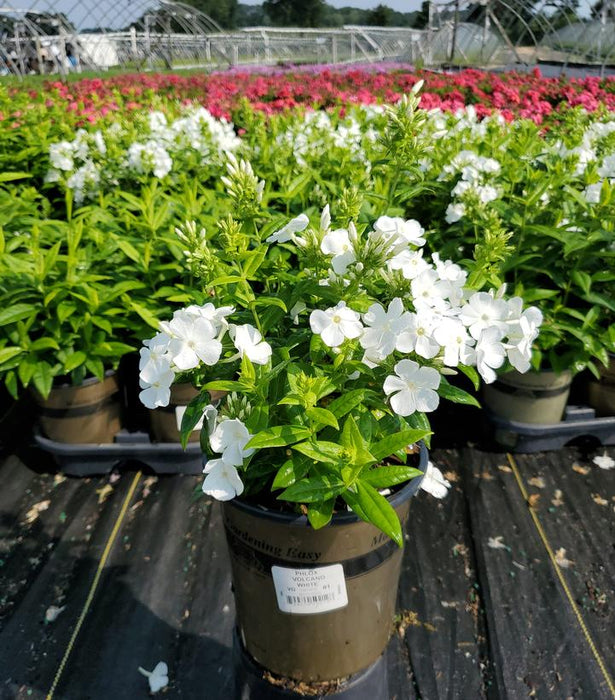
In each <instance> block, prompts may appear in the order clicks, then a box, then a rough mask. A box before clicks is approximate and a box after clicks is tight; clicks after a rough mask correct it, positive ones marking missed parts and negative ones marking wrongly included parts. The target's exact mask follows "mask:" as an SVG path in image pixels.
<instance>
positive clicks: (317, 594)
mask: <svg viewBox="0 0 615 700" xmlns="http://www.w3.org/2000/svg"><path fill="white" fill-rule="evenodd" d="M271 575H272V576H273V585H274V586H275V592H276V595H277V597H278V607H279V608H280V610H281V611H282V612H286V613H294V614H297V615H310V614H314V613H323V612H329V611H330V610H337V609H338V608H344V607H346V605H348V594H347V592H346V580H345V579H344V567H343V566H342V565H341V564H331V565H330V566H319V567H315V568H310V569H287V568H286V567H282V566H272V567H271Z"/></svg>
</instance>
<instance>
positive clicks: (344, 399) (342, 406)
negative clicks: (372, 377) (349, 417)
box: [327, 389, 366, 418]
mask: <svg viewBox="0 0 615 700" xmlns="http://www.w3.org/2000/svg"><path fill="white" fill-rule="evenodd" d="M365 393H366V392H365V390H364V389H354V390H353V391H349V392H348V393H346V394H343V395H342V396H339V397H338V398H337V399H334V400H333V401H331V403H330V404H329V405H328V406H327V408H328V409H329V411H331V413H332V414H333V415H334V416H335V417H336V418H342V417H343V416H345V415H346V414H347V413H350V411H352V409H353V408H356V407H357V406H358V405H359V404H360V403H361V402H362V401H363V399H364V398H365Z"/></svg>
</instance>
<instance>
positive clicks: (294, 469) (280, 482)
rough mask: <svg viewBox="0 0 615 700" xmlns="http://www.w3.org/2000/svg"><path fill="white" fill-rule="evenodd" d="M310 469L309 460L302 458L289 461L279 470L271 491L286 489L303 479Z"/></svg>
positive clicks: (298, 457)
mask: <svg viewBox="0 0 615 700" xmlns="http://www.w3.org/2000/svg"><path fill="white" fill-rule="evenodd" d="M309 469H310V462H309V461H308V460H307V459H303V458H302V457H300V456H297V457H293V458H292V459H287V460H286V462H284V464H283V465H282V466H281V467H280V468H279V469H278V473H277V474H276V475H275V479H274V480H273V484H272V485H271V490H272V491H275V490H276V489H285V488H286V487H287V486H290V485H291V484H294V483H295V482H296V481H298V480H299V479H303V477H304V476H305V475H306V474H307V473H308V471H309Z"/></svg>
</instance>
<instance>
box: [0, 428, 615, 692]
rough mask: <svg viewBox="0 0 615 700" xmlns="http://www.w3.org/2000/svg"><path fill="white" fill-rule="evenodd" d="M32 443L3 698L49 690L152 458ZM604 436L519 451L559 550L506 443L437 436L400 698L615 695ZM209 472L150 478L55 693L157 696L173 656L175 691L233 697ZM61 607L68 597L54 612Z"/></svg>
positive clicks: (421, 520) (14, 459)
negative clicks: (120, 463)
mask: <svg viewBox="0 0 615 700" xmlns="http://www.w3.org/2000/svg"><path fill="white" fill-rule="evenodd" d="M9 442H10V441H9ZM15 442H16V443H17V446H16V444H15ZM18 443H19V439H18V438H15V441H13V444H8V445H7V444H5V445H4V448H5V449H4V454H3V455H2V457H1V460H0V698H1V699H2V700H5V699H7V698H43V697H45V696H46V695H47V693H48V691H49V689H50V687H51V685H52V683H53V680H54V677H55V675H56V673H57V671H58V667H59V665H60V662H61V659H62V657H63V655H64V652H65V650H66V648H67V645H68V643H69V640H70V638H71V635H72V633H73V630H74V629H75V625H76V624H77V621H78V619H79V616H80V614H81V612H82V610H83V608H84V605H85V603H86V599H87V597H88V592H89V590H90V587H91V584H92V580H93V578H94V576H95V574H96V571H97V567H98V564H99V561H100V559H101V556H102V555H103V550H104V547H105V544H106V542H107V540H108V538H109V536H110V533H111V531H112V529H113V526H114V524H115V522H116V520H117V517H118V513H119V510H120V508H121V505H122V503H123V501H124V500H125V497H126V495H127V493H128V492H129V489H130V487H131V484H132V483H133V481H134V475H135V471H134V470H135V468H137V469H138V466H137V465H134V464H133V465H132V471H130V470H127V471H122V472H121V473H120V474H119V475H116V476H112V477H109V476H105V477H97V478H90V479H79V478H66V477H63V476H62V475H60V474H57V473H54V470H53V469H54V468H53V463H52V462H51V461H50V460H49V458H48V457H47V456H46V455H45V454H44V453H42V452H38V451H36V450H24V449H23V448H22V449H18ZM603 452H604V450H603V449H602V448H600V449H598V450H595V449H594V450H591V451H588V452H583V451H581V450H580V449H578V448H566V449H564V450H562V451H559V452H553V453H539V454H533V455H517V456H515V457H514V464H513V465H512V466H514V465H515V464H516V466H518V470H519V473H520V475H521V478H522V480H523V483H524V484H525V487H526V488H527V491H528V494H529V497H530V500H531V502H532V504H533V506H534V508H535V511H536V514H537V516H538V519H539V522H540V524H541V525H542V527H543V528H544V533H545V536H546V540H547V541H548V543H549V544H550V546H551V548H552V551H553V553H554V554H556V555H557V559H558V561H559V562H560V564H559V565H555V564H554V563H553V561H552V560H551V559H550V557H549V554H548V551H547V549H546V547H545V543H544V541H543V539H541V536H540V535H539V532H538V530H537V527H536V524H535V523H534V521H533V519H532V517H531V513H530V510H529V508H528V504H527V501H526V500H525V498H524V495H523V494H522V492H521V490H520V487H519V484H518V482H517V479H516V477H515V474H514V471H513V468H512V466H511V464H510V462H509V461H508V459H507V456H506V454H505V453H503V452H497V451H487V450H485V449H480V448H479V447H448V448H444V447H439V448H436V449H434V450H433V451H432V454H431V458H432V461H433V462H434V463H435V464H436V466H438V467H439V468H440V469H441V470H442V472H444V473H445V474H446V476H447V478H448V479H449V480H450V481H451V483H452V488H451V490H450V492H449V494H448V496H447V497H446V498H445V499H443V500H437V499H435V498H433V497H432V496H430V495H428V494H427V493H424V492H422V493H420V494H419V496H418V497H417V498H416V499H415V500H414V501H413V504H412V516H411V520H410V526H409V529H408V535H407V542H406V548H405V554H404V563H403V573H402V578H401V585H400V591H399V621H398V625H397V629H396V633H395V635H394V637H393V639H392V641H391V644H390V647H389V649H388V656H387V659H388V667H389V681H390V686H389V687H390V697H391V699H393V698H395V699H396V700H407V699H408V700H409V699H415V698H423V700H439V699H447V700H454V699H456V698H459V699H462V700H473V699H474V698H510V699H516V698H527V697H537V698H545V697H549V698H554V699H557V700H560V699H561V700H564V699H566V698H579V699H583V700H585V699H587V700H601V699H602V698H611V697H612V693H611V691H610V689H609V687H608V683H607V676H608V674H610V676H611V678H613V677H614V676H615V469H614V470H608V471H607V470H604V469H600V468H599V467H598V466H596V465H595V464H593V462H592V458H593V457H594V456H595V455H596V454H602V453H603ZM607 452H608V454H610V455H611V456H613V457H615V448H609V449H608V450H607ZM199 482H200V478H199V477H193V476H171V477H169V476H167V477H155V476H152V475H148V474H144V475H143V476H142V477H141V479H140V480H139V483H138V485H137V487H136V491H135V493H134V496H133V498H132V499H131V501H130V505H129V509H128V513H127V516H126V518H125V520H124V521H123V524H122V527H121V531H120V532H119V534H118V537H117V539H116V541H115V545H114V547H113V549H112V551H111V553H110V556H109V558H108V560H107V562H106V565H105V566H104V568H103V569H102V572H101V577H100V581H99V585H98V587H97V590H96V594H95V596H94V598H93V600H92V603H91V606H90V608H89V612H88V613H87V615H86V616H85V618H84V620H83V625H82V627H81V630H80V632H79V635H78V636H77V639H76V642H75V645H74V648H73V651H72V654H71V655H70V657H69V659H68V663H67V665H66V667H65V669H64V672H63V674H62V676H61V679H60V682H59V684H58V686H57V690H56V692H55V695H54V698H62V699H66V700H69V699H70V700H86V699H87V698H91V699H93V700H107V699H113V700H121V699H123V698H127V699H128V698H130V699H132V698H146V697H148V686H147V681H146V679H145V678H144V677H143V676H142V675H141V674H140V673H139V672H138V671H137V668H138V667H139V666H142V667H144V668H147V669H152V668H153V667H154V666H155V665H156V663H157V662H158V661H161V660H164V661H165V662H166V663H167V664H168V666H169V671H170V683H169V686H168V687H167V689H166V690H165V691H164V693H162V694H161V695H160V697H166V698H195V699H197V698H198V699H205V700H231V699H232V693H233V691H232V688H233V669H232V659H231V638H232V629H233V619H234V609H233V599H232V593H231V585H230V572H229V562H228V557H227V553H226V548H225V542H224V535H223V531H222V527H221V520H220V512H219V509H218V507H216V506H215V505H212V503H211V502H210V501H208V500H207V499H205V498H201V499H198V500H195V499H194V497H193V496H194V492H195V488H197V487H198V485H199ZM556 566H559V567H560V571H561V572H562V573H563V576H564V580H565V582H566V584H567V586H568V588H569V591H570V593H571V595H572V598H573V601H574V605H576V606H577V609H578V611H579V612H580V614H581V616H582V619H583V621H584V623H585V625H586V629H587V632H588V634H589V635H590V636H591V638H592V639H593V642H594V644H595V652H596V653H594V651H592V649H591V648H590V643H589V642H588V638H587V635H586V634H585V633H584V632H583V630H582V628H581V625H580V623H579V620H578V619H577V617H576V616H575V612H574V610H573V607H572V604H571V602H570V601H569V599H568V598H567V596H566V594H565V591H564V589H563V587H562V585H561V582H560V581H559V580H558V577H557V573H556ZM52 606H56V607H57V608H61V609H62V611H61V613H60V614H59V615H58V616H57V617H56V619H55V620H54V621H52V622H46V621H45V617H46V613H48V612H51V611H52ZM596 655H597V656H598V657H599V658H600V659H601V660H602V662H603V664H604V669H603V670H601V668H600V665H599V661H598V660H597V658H596ZM603 671H606V674H605V673H604V672H603Z"/></svg>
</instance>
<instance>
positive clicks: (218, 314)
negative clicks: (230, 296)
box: [174, 302, 235, 331]
mask: <svg viewBox="0 0 615 700" xmlns="http://www.w3.org/2000/svg"><path fill="white" fill-rule="evenodd" d="M180 311H181V312H185V313H187V314H191V315H192V316H196V317H201V318H205V319H207V320H208V321H209V322H210V323H212V324H213V325H214V326H215V328H216V330H217V331H220V330H221V329H223V328H228V323H227V320H226V317H227V316H230V315H231V314H232V313H234V312H235V307H234V306H214V305H213V304H212V303H211V302H208V303H206V304H203V306H196V305H195V304H193V305H192V306H187V307H186V308H185V309H181V310H180ZM177 313H178V311H175V314H177ZM175 314H174V315H175Z"/></svg>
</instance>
